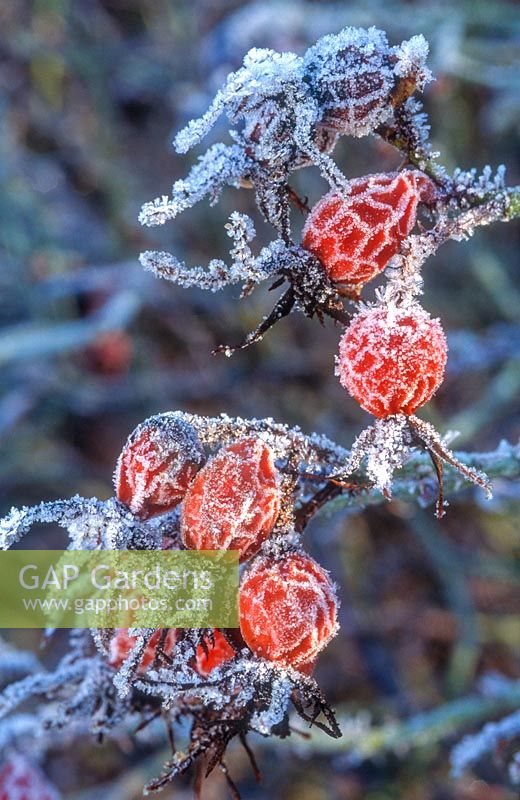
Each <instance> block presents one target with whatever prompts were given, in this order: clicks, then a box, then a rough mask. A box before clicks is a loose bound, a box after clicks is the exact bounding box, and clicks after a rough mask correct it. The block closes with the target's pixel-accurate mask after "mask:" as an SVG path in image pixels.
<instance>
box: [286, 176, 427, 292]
mask: <svg viewBox="0 0 520 800" xmlns="http://www.w3.org/2000/svg"><path fill="white" fill-rule="evenodd" d="M433 190H434V185H433V183H432V181H431V180H430V179H429V178H427V177H426V176H425V175H423V174H422V173H421V172H416V171H412V170H404V171H403V172H399V173H381V174H377V175H366V176H364V177H362V178H355V179H353V180H352V181H350V193H349V194H348V195H345V196H342V195H340V194H338V193H337V192H335V191H332V192H329V193H328V194H327V195H325V197H323V198H322V199H321V200H320V201H319V202H318V203H317V205H315V206H314V208H313V209H312V210H311V213H310V214H309V216H308V218H307V221H306V223H305V226H304V228H303V233H302V246H303V247H304V248H305V249H306V250H309V251H310V252H311V253H314V255H315V256H317V257H318V258H319V260H320V261H321V264H322V265H323V268H324V269H325V272H326V273H327V275H328V276H329V278H330V279H331V280H332V281H333V282H334V283H337V284H338V285H342V286H346V287H354V286H359V285H362V284H364V283H366V282H367V281H369V280H371V279H372V278H374V277H375V276H376V275H378V274H379V273H380V272H382V271H383V270H384V269H385V267H386V266H387V264H388V262H389V261H390V259H391V258H392V256H394V255H395V254H396V253H397V252H398V250H399V247H400V245H401V242H402V241H403V240H404V239H405V238H406V237H407V236H408V234H409V233H410V231H411V230H412V228H413V226H414V225H415V220H416V215H417V206H418V204H419V202H420V201H421V200H427V199H428V200H429V199H431V198H432V197H433Z"/></svg>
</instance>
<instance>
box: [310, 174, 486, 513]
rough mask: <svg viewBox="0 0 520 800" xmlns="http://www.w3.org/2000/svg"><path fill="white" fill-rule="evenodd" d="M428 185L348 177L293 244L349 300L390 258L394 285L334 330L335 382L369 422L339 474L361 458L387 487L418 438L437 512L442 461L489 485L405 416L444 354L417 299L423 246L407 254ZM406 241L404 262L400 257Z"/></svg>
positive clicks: (406, 177) (431, 198)
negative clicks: (372, 421) (433, 476)
mask: <svg viewBox="0 0 520 800" xmlns="http://www.w3.org/2000/svg"><path fill="white" fill-rule="evenodd" d="M436 193H437V190H436V186H435V184H434V182H433V181H432V180H431V179H430V178H428V177H427V176H426V175H425V174H424V173H422V172H420V171H416V170H409V169H407V170H403V171H401V172H397V173H385V174H376V175H368V176H365V177H362V178H358V179H354V180H352V181H350V184H349V187H348V192H346V193H338V192H336V191H331V192H329V193H328V194H327V195H326V196H325V197H323V198H322V199H321V200H320V201H319V203H318V204H317V205H316V206H315V207H314V208H313V209H312V210H311V212H310V214H309V217H308V219H307V220H306V223H305V225H304V229H303V234H302V247H303V248H304V249H305V250H308V251H309V252H311V253H312V254H313V255H314V256H316V258H318V259H319V262H320V264H321V267H322V269H323V270H324V272H325V273H326V274H327V276H328V278H329V280H330V281H331V282H332V284H333V286H334V287H335V288H336V290H337V292H338V293H339V294H345V295H347V296H348V297H350V299H354V300H357V299H359V296H360V292H361V289H362V287H363V286H364V284H365V283H367V282H368V281H371V280H372V279H373V278H375V277H376V276H378V275H380V274H381V273H382V272H383V271H384V270H385V269H386V268H387V267H389V266H390V265H391V262H392V259H393V258H397V262H396V263H397V269H396V270H394V272H396V273H397V277H395V276H394V278H393V280H394V283H395V285H394V287H393V289H390V288H388V289H387V290H386V291H385V290H379V292H376V297H377V300H376V302H374V303H371V304H360V308H359V310H358V313H357V314H355V315H354V316H353V317H352V319H351V320H350V321H349V323H348V325H347V326H346V329H345V331H344V333H343V335H342V337H341V341H340V345H339V356H338V359H337V374H338V375H339V379H340V382H341V384H342V385H343V386H344V387H345V389H347V391H348V392H349V394H350V395H351V396H352V397H353V398H354V399H355V400H357V402H358V403H359V404H360V405H361V407H362V408H364V409H365V410H366V411H368V412H369V413H371V414H373V415H374V416H375V417H376V418H377V419H378V422H377V423H376V425H375V426H373V427H371V428H368V429H367V430H366V431H364V432H363V433H362V434H361V436H360V437H359V438H358V440H357V441H356V442H355V443H354V445H353V448H352V454H351V458H350V461H349V463H348V465H347V466H346V469H345V474H344V475H343V476H339V477H341V478H342V479H343V480H345V479H346V478H347V476H348V474H349V473H350V472H352V471H353V470H355V469H356V468H357V467H358V466H359V464H360V462H361V460H362V459H363V458H364V457H365V456H366V457H367V474H368V477H369V479H370V480H371V481H372V482H373V484H374V485H375V486H377V487H378V488H380V489H382V490H383V491H384V492H385V493H386V494H388V493H389V491H390V482H391V478H392V474H393V471H394V469H395V468H397V467H400V466H402V464H403V463H404V461H405V459H406V455H407V453H408V451H409V448H410V446H414V445H419V446H421V447H423V448H424V449H426V451H427V452H428V453H429V455H430V456H431V459H432V461H433V464H434V466H435V470H436V473H437V477H438V479H439V497H438V502H437V509H436V513H437V516H438V517H441V516H443V514H444V505H445V502H444V496H443V482H442V475H443V465H442V462H443V461H445V462H447V463H449V464H451V465H452V466H453V467H455V468H456V469H458V470H459V472H461V473H462V474H464V475H465V476H466V477H467V478H468V479H469V480H471V481H473V482H474V483H476V484H477V485H479V486H481V487H482V488H484V489H485V490H486V491H487V492H488V494H490V488H489V482H488V480H487V478H486V476H485V475H483V474H481V473H479V472H476V471H474V470H471V469H469V468H468V467H466V466H465V465H464V464H462V463H461V462H459V461H458V460H457V459H456V458H455V456H454V455H453V453H451V452H450V451H449V450H448V449H447V448H446V446H445V444H444V443H443V442H442V440H441V439H440V437H439V435H438V434H437V432H436V431H435V429H434V428H433V427H432V426H431V425H429V424H428V423H426V422H423V421H422V420H419V419H417V417H415V416H414V413H415V411H416V410H417V409H418V408H420V407H421V406H423V405H424V404H425V403H427V402H428V401H429V400H430V398H431V397H432V396H433V394H434V393H435V392H436V390H437V389H438V388H439V386H440V385H441V383H442V381H443V379H444V371H445V367H446V360H447V355H448V347H447V342H446V337H445V335H444V331H443V329H442V326H441V323H440V321H439V320H438V319H432V317H431V316H430V315H429V314H428V312H427V311H426V310H425V309H424V308H422V306H421V305H420V304H419V303H418V301H417V297H416V295H417V294H418V293H419V292H420V278H419V276H418V270H419V267H420V266H421V263H422V261H423V260H424V252H421V249H420V247H417V245H416V248H417V249H416V251H415V252H414V248H413V246H412V245H411V237H410V234H411V232H412V230H413V228H414V225H415V224H416V221H417V210H418V207H419V204H420V203H424V204H425V205H430V206H431V205H432V204H433V203H434V202H435V199H436ZM409 237H410V238H409ZM419 238H420V237H415V239H416V240H418V239H419ZM407 246H408V261H407V259H406V258H404V257H403V251H404V252H406V248H407ZM407 269H408V271H409V272H410V275H407V274H406V270H407ZM410 279H411V280H410ZM407 280H408V282H407ZM389 283H390V281H389Z"/></svg>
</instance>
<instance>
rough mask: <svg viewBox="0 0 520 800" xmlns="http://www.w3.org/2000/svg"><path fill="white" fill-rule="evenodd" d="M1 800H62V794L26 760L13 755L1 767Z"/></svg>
mask: <svg viewBox="0 0 520 800" xmlns="http://www.w3.org/2000/svg"><path fill="white" fill-rule="evenodd" d="M0 800H60V794H59V792H58V791H57V789H55V788H54V786H52V785H51V784H50V783H49V781H48V780H47V778H46V777H45V776H44V775H43V773H42V772H40V770H39V769H38V768H37V767H34V766H33V765H32V764H31V763H30V762H29V761H28V760H27V759H26V758H24V757H23V756H21V755H12V756H10V757H9V758H8V759H7V761H5V762H4V763H3V764H2V766H1V767H0Z"/></svg>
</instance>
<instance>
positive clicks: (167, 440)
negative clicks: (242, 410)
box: [114, 415, 205, 519]
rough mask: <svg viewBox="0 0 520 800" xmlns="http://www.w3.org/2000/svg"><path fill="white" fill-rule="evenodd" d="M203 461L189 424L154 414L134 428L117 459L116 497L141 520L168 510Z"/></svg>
mask: <svg viewBox="0 0 520 800" xmlns="http://www.w3.org/2000/svg"><path fill="white" fill-rule="evenodd" d="M204 461H205V455H204V450H203V449H202V446H201V444H200V442H199V440H198V437H197V433H196V431H195V430H194V429H193V428H192V427H191V426H190V425H188V424H187V423H185V422H184V421H183V420H181V419H179V418H175V417H172V416H169V415H162V416H157V417H153V418H152V419H150V420H147V421H146V422H144V423H142V424H141V425H139V426H138V427H137V428H136V429H135V431H133V433H132V434H131V435H130V436H129V438H128V441H127V442H126V444H125V446H124V448H123V451H122V453H121V455H120V457H119V459H118V462H117V466H116V473H115V478H114V482H115V486H116V494H117V497H118V499H119V500H121V502H123V503H125V504H126V505H127V506H128V507H129V508H130V509H131V511H132V512H133V513H134V514H137V515H138V516H139V517H141V518H143V519H146V518H148V517H150V516H153V515H154V514H160V513H164V512H165V511H169V510H171V509H172V508H174V507H175V506H176V505H178V504H179V503H180V501H181V500H182V498H183V496H184V494H185V493H186V490H187V489H188V487H189V485H190V483H191V482H192V481H193V479H194V478H195V475H196V473H197V471H198V470H199V469H200V467H201V466H202V465H203V464H204Z"/></svg>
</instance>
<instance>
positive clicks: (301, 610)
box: [240, 553, 338, 672]
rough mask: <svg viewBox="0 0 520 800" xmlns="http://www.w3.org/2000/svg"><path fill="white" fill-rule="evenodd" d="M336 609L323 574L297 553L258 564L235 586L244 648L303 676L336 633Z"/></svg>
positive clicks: (312, 562) (304, 556) (262, 560)
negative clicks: (238, 600)
mask: <svg viewBox="0 0 520 800" xmlns="http://www.w3.org/2000/svg"><path fill="white" fill-rule="evenodd" d="M337 608H338V602H337V599H336V593H335V590H334V586H333V584H332V583H331V581H330V579H329V577H328V575H327V573H326V572H325V570H324V569H322V568H321V567H320V566H319V564H317V563H316V561H314V559H312V558H311V557H310V556H308V555H305V554H303V553H289V554H287V555H286V556H284V557H282V558H279V559H272V558H269V557H266V558H263V559H260V560H258V562H257V563H255V564H253V566H252V568H251V569H249V570H248V571H247V572H246V573H245V575H244V577H243V580H242V584H241V586H240V630H241V632H242V636H243V638H244V640H245V642H246V644H247V645H248V647H249V648H250V649H251V650H252V651H253V652H254V653H255V654H256V655H257V656H260V657H261V658H265V659H268V660H269V661H273V662H274V663H276V664H278V665H280V666H284V667H287V666H290V667H294V668H295V669H299V668H300V669H301V670H303V671H306V672H307V671H308V670H309V668H310V665H309V662H313V661H314V659H315V658H316V656H317V655H318V653H319V652H320V650H322V649H323V648H324V647H325V645H326V644H327V643H328V642H329V641H330V639H331V638H332V636H334V634H335V633H336V630H337Z"/></svg>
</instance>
